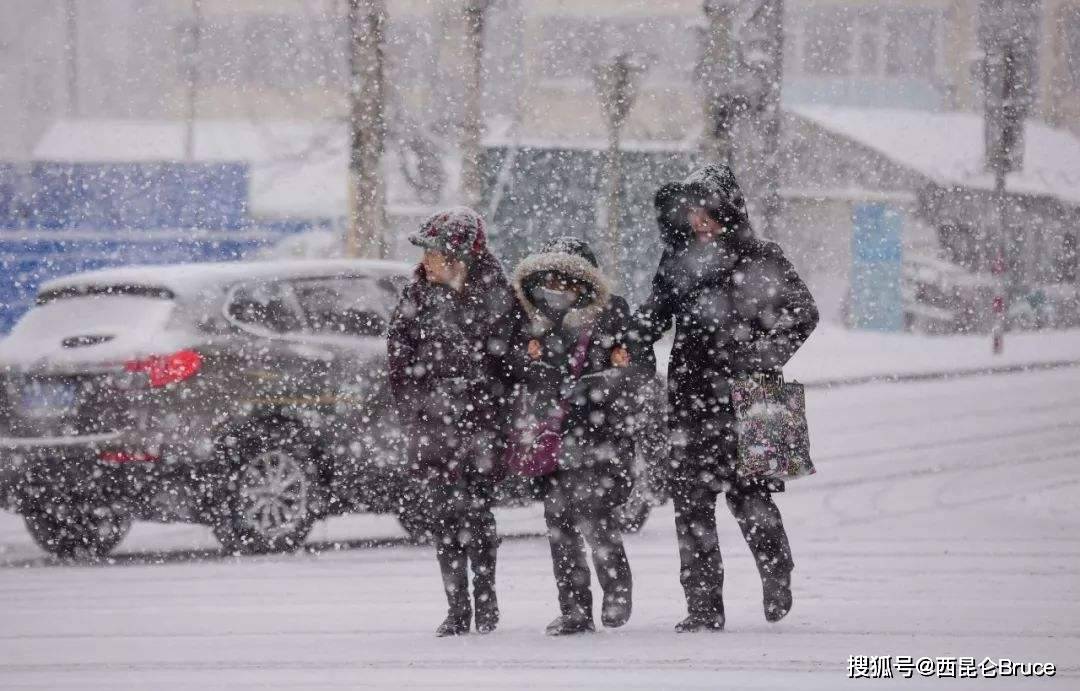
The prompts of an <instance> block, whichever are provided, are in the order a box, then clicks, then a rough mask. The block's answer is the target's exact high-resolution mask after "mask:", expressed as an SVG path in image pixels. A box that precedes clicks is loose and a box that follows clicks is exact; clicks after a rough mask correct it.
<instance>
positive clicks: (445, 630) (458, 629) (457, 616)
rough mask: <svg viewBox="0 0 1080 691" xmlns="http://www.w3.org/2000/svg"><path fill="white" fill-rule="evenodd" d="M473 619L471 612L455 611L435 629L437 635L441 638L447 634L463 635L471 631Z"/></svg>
mask: <svg viewBox="0 0 1080 691" xmlns="http://www.w3.org/2000/svg"><path fill="white" fill-rule="evenodd" d="M471 620H472V613H471V612H453V613H451V614H447V615H446V619H444V620H443V623H441V624H439V628H437V629H435V635H436V636H438V637H439V638H446V637H447V636H461V635H463V634H466V633H468V632H469V624H470V623H471Z"/></svg>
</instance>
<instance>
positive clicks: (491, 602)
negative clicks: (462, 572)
mask: <svg viewBox="0 0 1080 691" xmlns="http://www.w3.org/2000/svg"><path fill="white" fill-rule="evenodd" d="M496 549H497V543H495V544H492V545H490V546H484V547H482V548H480V549H478V550H474V551H472V552H471V554H470V561H471V562H472V571H473V607H474V611H475V612H476V631H477V632H478V633H491V632H492V631H494V630H495V627H496V626H498V624H499V598H498V597H497V596H496V595H495V553H496Z"/></svg>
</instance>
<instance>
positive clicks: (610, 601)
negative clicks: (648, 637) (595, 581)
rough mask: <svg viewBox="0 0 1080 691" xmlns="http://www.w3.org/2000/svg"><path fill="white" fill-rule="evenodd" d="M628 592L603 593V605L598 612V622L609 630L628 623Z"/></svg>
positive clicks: (629, 604)
mask: <svg viewBox="0 0 1080 691" xmlns="http://www.w3.org/2000/svg"><path fill="white" fill-rule="evenodd" d="M631 605H632V603H631V601H630V591H628V590H627V591H624V592H615V593H612V594H610V595H609V594H608V593H604V605H603V608H602V609H601V610H600V622H601V623H602V624H603V625H604V626H606V627H607V628H609V629H616V628H618V627H620V626H623V625H624V624H626V622H628V621H630V610H631Z"/></svg>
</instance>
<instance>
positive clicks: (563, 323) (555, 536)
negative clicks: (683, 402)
mask: <svg viewBox="0 0 1080 691" xmlns="http://www.w3.org/2000/svg"><path fill="white" fill-rule="evenodd" d="M513 284H514V290H515V291H516V293H517V296H518V300H519V301H520V303H521V305H522V307H523V308H524V311H525V314H526V315H527V317H528V325H527V327H526V335H525V338H526V339H527V347H526V356H525V357H526V359H527V363H528V364H527V367H526V370H525V381H526V386H527V388H528V390H529V394H530V397H529V400H530V401H535V404H534V406H535V407H534V411H535V414H536V415H537V416H538V417H540V418H541V419H543V418H544V417H545V416H548V417H547V419H548V420H551V419H554V420H557V421H558V422H557V423H555V424H556V426H557V428H558V429H557V434H559V435H561V445H560V446H559V447H558V455H557V468H553V472H551V473H550V474H548V475H546V476H544V477H542V478H541V479H540V482H541V484H542V490H543V494H544V519H545V521H546V522H547V530H548V541H549V544H550V547H551V558H552V566H553V568H554V572H555V583H556V587H557V589H558V597H559V612H560V614H559V616H558V617H557V618H556V619H555V620H554V621H552V622H551V624H549V625H548V627H547V630H546V632H547V634H548V635H553V636H562V635H568V634H577V633H584V632H588V631H594V630H595V625H594V623H593V602H592V592H591V591H590V589H589V582H590V578H591V577H590V574H589V566H588V563H587V561H586V557H585V544H584V543H588V545H589V547H590V548H591V549H592V557H593V563H594V565H595V567H596V575H597V579H598V580H599V581H600V586H601V588H602V589H603V593H604V595H603V605H602V608H601V622H602V623H603V624H604V626H608V627H618V626H622V625H623V624H625V623H626V622H627V621H628V620H629V619H630V611H631V590H632V579H631V574H630V564H629V563H628V561H627V558H626V551H625V549H624V548H623V543H622V533H621V532H620V529H619V526H618V524H617V522H616V520H615V518H614V516H613V512H614V510H615V508H616V507H617V506H619V505H621V504H622V503H624V502H625V501H626V499H627V497H628V496H629V492H630V487H631V483H632V479H631V459H632V456H633V450H634V442H633V435H632V431H633V427H634V424H635V421H634V413H635V411H636V406H635V404H634V403H633V400H634V392H635V391H636V390H637V385H638V384H640V382H638V383H637V384H635V382H634V379H635V372H637V371H639V370H638V369H637V368H635V367H631V366H630V365H631V364H632V363H631V355H630V352H629V351H628V350H627V349H626V348H625V347H624V346H623V344H622V343H621V340H620V339H621V338H622V336H623V335H624V333H625V329H626V326H627V323H628V321H627V320H628V318H629V308H628V307H627V304H626V301H625V300H623V299H622V298H621V297H618V296H612V295H611V288H610V284H609V282H608V280H607V279H606V278H605V277H604V276H603V274H601V272H600V269H599V268H598V266H597V261H596V257H595V256H594V254H593V252H592V250H591V249H590V248H589V246H588V245H586V244H585V243H584V242H581V241H579V240H576V239H574V238H559V239H557V240H555V241H553V242H551V243H549V244H547V245H546V246H544V247H543V248H542V249H541V250H540V251H539V252H538V253H536V254H532V255H530V256H528V257H526V258H525V259H524V260H523V261H522V262H521V264H520V265H519V266H518V267H517V269H516V270H515V271H514V276H513ZM640 378H641V377H638V379H640ZM552 416H553V417H552Z"/></svg>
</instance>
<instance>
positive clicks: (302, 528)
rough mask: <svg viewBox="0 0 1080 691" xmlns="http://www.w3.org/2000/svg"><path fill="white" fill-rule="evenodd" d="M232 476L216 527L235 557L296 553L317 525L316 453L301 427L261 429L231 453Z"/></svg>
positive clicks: (282, 425) (284, 425)
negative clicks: (238, 555)
mask: <svg viewBox="0 0 1080 691" xmlns="http://www.w3.org/2000/svg"><path fill="white" fill-rule="evenodd" d="M227 455H228V457H229V461H230V464H229V467H230V472H229V474H228V481H227V482H226V486H225V488H224V496H223V498H222V499H221V501H220V502H219V504H220V505H219V507H218V511H217V513H218V516H217V519H216V520H215V521H214V524H213V531H214V536H215V537H216V538H217V539H218V542H220V543H221V545H222V547H224V548H225V549H226V551H229V552H232V553H234V554H266V553H276V552H292V551H295V550H297V549H299V548H300V547H301V546H303V544H304V540H306V539H307V536H308V533H309V532H311V526H312V525H313V524H314V522H315V518H316V512H315V511H314V504H315V503H316V498H317V487H318V480H317V477H316V473H315V455H316V454H315V448H314V446H313V445H312V444H311V443H310V442H309V441H308V440H307V439H306V435H305V434H304V430H303V428H302V427H300V426H299V425H293V424H289V423H281V422H280V421H276V422H275V423H274V424H266V425H260V426H258V427H256V428H254V429H253V430H251V431H249V433H248V434H246V435H244V437H243V438H242V439H241V440H240V441H239V443H237V444H235V445H234V446H233V448H232V449H231V450H230V451H229V452H228V454H227Z"/></svg>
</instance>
